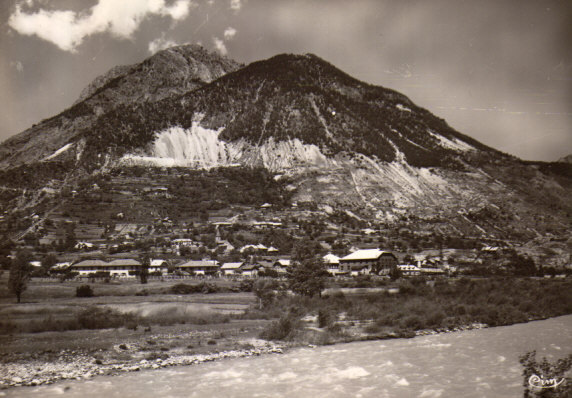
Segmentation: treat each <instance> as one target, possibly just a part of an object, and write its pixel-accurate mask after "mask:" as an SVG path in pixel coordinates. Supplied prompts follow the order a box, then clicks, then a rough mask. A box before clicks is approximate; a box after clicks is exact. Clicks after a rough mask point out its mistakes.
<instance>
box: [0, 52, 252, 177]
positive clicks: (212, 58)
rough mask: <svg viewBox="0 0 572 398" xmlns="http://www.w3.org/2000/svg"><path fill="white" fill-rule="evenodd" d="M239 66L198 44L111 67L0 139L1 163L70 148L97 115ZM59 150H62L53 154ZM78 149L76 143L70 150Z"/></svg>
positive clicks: (21, 161) (158, 96) (171, 92)
mask: <svg viewBox="0 0 572 398" xmlns="http://www.w3.org/2000/svg"><path fill="white" fill-rule="evenodd" d="M240 67H241V65H240V64H239V63H237V62H235V61H232V60H229V59H227V58H223V57H221V56H219V55H217V54H215V53H210V52H207V51H206V50H204V49H203V48H202V47H200V46H197V45H185V46H179V47H173V48H170V49H167V50H164V51H161V52H158V53H156V54H155V55H153V56H152V57H150V58H148V59H146V60H145V61H143V62H141V63H139V64H136V65H131V66H118V67H115V68H113V69H111V70H110V71H109V72H108V73H106V74H104V75H103V76H100V77H98V78H96V79H95V80H94V81H93V82H92V83H91V84H90V85H89V86H88V87H86V88H85V89H84V90H83V92H82V93H81V95H80V98H79V99H78V100H77V101H76V102H75V104H74V105H73V106H71V107H70V108H69V109H66V110H65V111H63V112H62V113H60V114H58V115H56V116H54V117H52V118H49V119H47V120H44V121H42V122H40V123H38V124H37V125H34V126H32V127H31V128H29V129H27V130H26V131H24V132H23V133H21V134H18V135H16V136H14V137H12V138H10V139H8V140H6V141H5V142H4V143H2V145H0V167H6V166H10V167H13V166H16V165H20V164H30V163H34V162H37V161H41V160H50V159H53V157H55V156H59V155H60V154H63V153H64V152H67V153H69V149H73V148H72V147H71V145H69V144H70V143H72V142H78V140H80V139H81V137H80V136H81V132H82V131H85V130H89V129H90V128H92V127H93V125H94V123H95V121H96V120H97V119H98V118H99V117H101V116H102V115H105V114H106V113H108V112H110V111H112V110H113V109H115V108H116V107H118V106H121V105H123V106H133V105H135V104H142V103H153V102H157V101H160V100H162V99H164V98H166V97H169V96H172V95H177V94H182V93H186V92H187V91H189V90H193V89H196V88H198V87H201V86H203V85H205V84H207V83H210V82H211V81H213V80H215V79H217V78H219V77H221V76H222V75H224V74H226V73H228V72H230V71H233V70H236V69H238V68H240ZM67 145H69V146H67ZM58 150H61V152H59V153H56V152H57V151H58ZM78 151H80V148H77V147H76V148H75V151H73V152H74V153H78ZM54 154H55V155H54ZM50 156H53V157H50Z"/></svg>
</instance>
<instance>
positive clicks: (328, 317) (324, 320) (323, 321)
mask: <svg viewBox="0 0 572 398" xmlns="http://www.w3.org/2000/svg"><path fill="white" fill-rule="evenodd" d="M335 321H336V314H335V313H334V312H333V311H331V310H328V309H321V310H320V311H318V327H321V328H325V327H328V326H331V325H332V324H333V323H334V322H335Z"/></svg>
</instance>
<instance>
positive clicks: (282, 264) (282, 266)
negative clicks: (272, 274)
mask: <svg viewBox="0 0 572 398" xmlns="http://www.w3.org/2000/svg"><path fill="white" fill-rule="evenodd" d="M291 264H292V262H291V261H290V259H288V258H279V259H277V260H276V261H274V264H273V266H272V268H273V269H274V271H276V272H278V273H279V274H285V273H286V272H288V268H290V265H291Z"/></svg>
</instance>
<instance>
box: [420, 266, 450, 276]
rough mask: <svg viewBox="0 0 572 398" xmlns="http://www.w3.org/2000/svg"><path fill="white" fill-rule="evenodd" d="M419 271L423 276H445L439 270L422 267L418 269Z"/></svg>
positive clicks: (443, 272)
mask: <svg viewBox="0 0 572 398" xmlns="http://www.w3.org/2000/svg"><path fill="white" fill-rule="evenodd" d="M419 271H420V272H421V275H425V276H442V275H445V271H443V270H442V269H441V268H427V267H422V268H419Z"/></svg>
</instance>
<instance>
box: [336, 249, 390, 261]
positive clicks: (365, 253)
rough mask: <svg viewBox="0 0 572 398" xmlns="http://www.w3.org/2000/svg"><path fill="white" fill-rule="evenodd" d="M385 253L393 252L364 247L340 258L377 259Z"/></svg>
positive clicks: (347, 259) (344, 259) (349, 259)
mask: <svg viewBox="0 0 572 398" xmlns="http://www.w3.org/2000/svg"><path fill="white" fill-rule="evenodd" d="M383 254H391V253H390V252H386V251H383V250H379V249H362V250H358V251H356V252H353V253H352V254H348V255H347V256H345V257H342V258H340V261H355V260H377V259H378V258H379V257H381V255H383ZM392 255H393V254H392Z"/></svg>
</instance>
